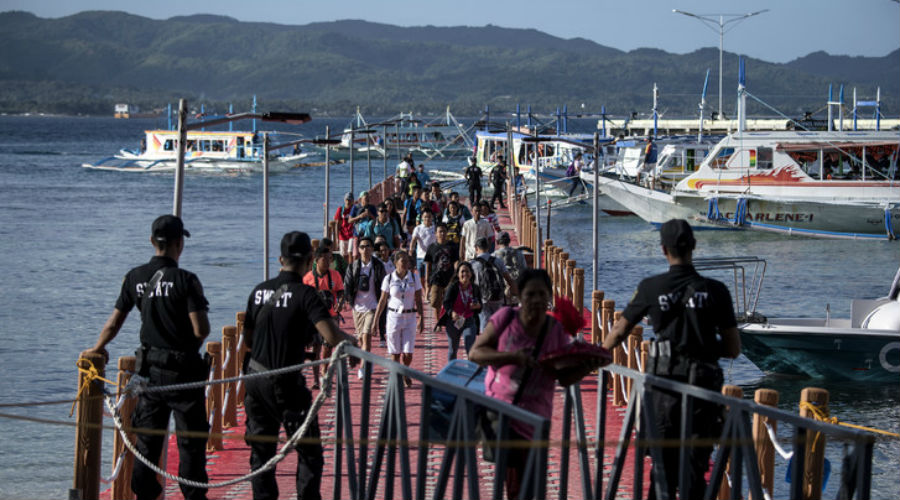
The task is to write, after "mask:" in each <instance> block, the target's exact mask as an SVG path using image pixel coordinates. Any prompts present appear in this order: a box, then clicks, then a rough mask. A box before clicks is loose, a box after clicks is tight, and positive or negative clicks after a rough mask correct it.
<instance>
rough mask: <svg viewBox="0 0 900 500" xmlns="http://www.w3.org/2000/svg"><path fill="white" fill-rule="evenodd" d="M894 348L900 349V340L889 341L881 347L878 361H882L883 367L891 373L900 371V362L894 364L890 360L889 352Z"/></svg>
mask: <svg viewBox="0 0 900 500" xmlns="http://www.w3.org/2000/svg"><path fill="white" fill-rule="evenodd" d="M894 349H897V350H900V342H888V343H887V344H885V345H884V347H882V348H881V352H879V353H878V362H879V363H881V367H882V368H884V369H885V370H887V371H889V372H890V373H900V364H896V365H892V364H891V363H889V362H888V359H887V354H888V353H889V352H891V351H893V350H894Z"/></svg>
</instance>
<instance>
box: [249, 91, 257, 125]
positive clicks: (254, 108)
mask: <svg viewBox="0 0 900 500" xmlns="http://www.w3.org/2000/svg"><path fill="white" fill-rule="evenodd" d="M250 112H251V113H254V114H255V113H256V94H253V107H252V108H250ZM253 132H254V133H255V132H256V118H254V119H253Z"/></svg>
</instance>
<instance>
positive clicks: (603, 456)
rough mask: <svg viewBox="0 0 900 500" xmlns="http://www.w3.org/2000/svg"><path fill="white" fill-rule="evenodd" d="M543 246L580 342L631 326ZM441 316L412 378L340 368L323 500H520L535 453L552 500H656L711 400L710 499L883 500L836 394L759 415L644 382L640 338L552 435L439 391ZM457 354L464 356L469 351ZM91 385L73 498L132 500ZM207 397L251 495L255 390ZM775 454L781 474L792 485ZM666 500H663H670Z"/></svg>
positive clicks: (543, 488) (221, 347) (125, 403)
mask: <svg viewBox="0 0 900 500" xmlns="http://www.w3.org/2000/svg"><path fill="white" fill-rule="evenodd" d="M390 181H391V180H390V179H389V180H388V181H386V182H384V183H380V185H379V186H377V189H375V190H373V191H370V192H371V193H373V196H374V198H375V200H374V201H376V202H377V201H380V198H381V197H382V196H383V195H384V194H385V191H386V189H385V186H387V185H390V184H392V182H390ZM509 205H510V206H511V207H516V208H515V210H514V211H513V213H512V215H513V217H512V219H511V218H510V215H511V214H510V213H509V212H508V211H506V210H501V211H499V213H498V215H499V216H500V217H499V219H500V225H501V227H502V228H503V229H504V230H506V231H508V232H509V233H510V235H511V237H512V240H513V241H512V244H513V245H518V244H519V243H520V242H521V243H523V244H524V245H525V246H528V247H529V248H534V247H536V246H537V245H538V241H539V239H538V238H537V236H536V235H537V234H539V231H537V227H536V220H535V217H534V214H532V213H531V212H530V211H529V210H528V209H527V208H526V207H525V206H524V205H521V204H519V203H518V201H516V202H515V203H513V200H510V203H509ZM541 246H542V255H543V258H542V259H541V261H542V265H543V267H546V268H547V269H548V272H549V273H550V275H551V278H552V280H553V283H554V290H555V292H556V293H555V294H556V295H564V296H568V297H569V298H571V299H573V301H574V303H575V305H576V307H577V308H580V309H582V310H583V315H584V317H585V319H586V322H585V323H586V325H588V326H586V327H585V328H584V329H583V330H582V331H581V332H580V334H579V335H581V336H583V337H584V339H585V340H588V341H592V342H599V341H600V339H601V338H602V337H603V336H604V335H605V334H606V332H607V331H608V328H609V326H610V324H611V323H612V321H613V320H614V318H615V316H616V313H614V308H615V304H614V303H612V301H610V300H603V292H601V291H595V292H593V293H592V294H591V301H590V305H589V306H588V305H585V306H584V307H582V302H583V295H584V291H583V290H582V287H583V281H582V278H583V270H582V269H578V268H576V267H575V262H574V261H573V260H570V259H569V258H568V257H569V256H568V254H567V253H565V252H564V251H563V249H562V248H560V247H556V246H553V244H552V242H550V241H549V240H547V241H544V242H541ZM426 309H427V311H426V325H425V331H424V333H423V334H421V335H419V336H417V338H416V348H415V353H414V356H413V363H412V366H411V368H406V367H404V366H402V365H399V364H396V363H393V362H391V361H389V360H387V359H386V354H387V353H386V352H385V349H384V347H383V346H382V345H381V344H380V343H379V341H378V340H375V341H374V342H373V344H374V345H373V349H372V352H371V353H367V352H364V351H361V350H359V349H357V348H354V347H346V348H345V347H339V350H338V354H345V355H346V356H350V357H356V358H361V359H363V360H365V361H366V363H365V365H366V371H365V372H364V374H363V375H364V376H363V378H361V379H360V378H359V377H358V376H357V369H356V368H348V360H347V359H346V357H345V358H341V359H338V361H337V362H335V363H333V364H332V365H331V366H332V368H331V369H330V373H331V375H330V377H331V378H332V384H330V385H329V384H325V383H324V381H323V387H322V391H324V392H325V394H327V397H325V396H324V395H323V396H322V400H323V404H322V406H321V408H320V410H319V411H318V413H317V416H318V422H319V426H320V429H321V439H322V443H323V446H324V448H325V470H324V472H323V477H322V487H321V492H322V497H323V498H333V499H345V498H348V499H349V498H353V499H360V500H362V499H366V500H376V499H393V498H403V499H413V498H415V499H419V500H424V499H426V498H428V499H431V498H435V499H438V498H454V499H463V498H466V499H477V498H494V499H500V498H505V492H504V491H503V484H502V480H501V478H503V477H504V475H505V470H506V462H507V457H508V456H509V454H512V453H516V454H525V457H526V459H527V461H528V466H527V469H526V472H525V475H524V478H525V483H524V485H525V487H527V488H531V489H532V491H535V492H536V497H537V498H541V499H545V498H553V499H588V498H603V499H605V500H613V499H616V498H635V499H641V498H646V497H647V494H648V486H649V471H650V458H648V455H649V456H652V457H656V458H657V459H660V458H661V452H662V449H663V447H666V446H676V447H678V448H679V449H680V450H682V453H686V450H688V449H689V447H690V446H691V445H695V446H696V445H709V444H710V443H709V440H705V441H703V442H702V443H697V442H694V441H692V440H691V439H690V437H689V435H688V429H689V428H690V427H689V426H690V425H691V422H690V421H691V415H692V411H691V405H693V404H695V401H700V400H703V401H708V402H712V403H715V404H718V405H720V406H721V407H722V408H723V424H722V431H721V433H720V435H719V437H718V438H717V439H715V440H714V444H715V445H716V451H715V453H714V455H713V457H712V459H711V462H712V463H711V470H710V472H709V474H708V479H709V487H708V489H707V491H706V492H705V495H704V498H710V499H711V498H719V499H727V498H735V499H736V498H746V497H748V496H749V497H751V498H754V499H763V498H767V499H768V498H772V497H773V494H777V497H778V498H784V497H789V498H797V499H800V498H803V499H817V498H821V494H822V492H823V490H825V489H826V488H827V489H828V490H829V491H831V492H833V493H835V494H836V496H837V497H838V498H847V499H850V498H857V499H859V500H868V499H869V498H870V488H871V479H872V478H871V476H872V460H873V445H874V443H875V438H874V437H873V434H871V433H870V432H869V430H865V429H857V428H848V427H840V426H838V425H834V421H833V420H832V419H829V417H828V393H827V391H824V390H822V389H815V388H807V389H804V391H803V395H801V405H800V414H799V415H797V414H793V413H790V412H787V411H784V410H779V409H777V408H774V406H776V405H777V401H778V394H777V392H775V391H771V390H769V389H758V390H757V391H756V393H755V397H754V399H753V400H752V401H751V400H748V399H744V397H743V394H742V391H741V389H740V388H739V387H736V386H725V387H724V388H723V391H722V393H718V392H712V391H707V390H704V389H700V388H697V387H694V386H689V385H686V384H681V383H678V382H674V381H671V380H667V379H662V378H658V377H654V376H650V375H647V374H644V373H642V369H641V368H642V365H645V363H642V356H643V355H645V353H646V348H647V345H648V342H647V341H642V331H641V328H640V327H639V326H638V327H635V328H634V330H633V331H632V332H631V334H630V335H629V339H628V341H627V342H626V343H625V345H624V346H620V347H618V348H616V349H615V351H614V352H613V355H614V360H613V364H611V365H608V366H607V367H604V368H603V369H602V370H600V371H599V373H598V374H597V375H596V376H589V377H586V378H585V379H584V380H582V381H581V382H580V383H578V384H575V385H573V386H569V387H567V388H562V387H557V389H556V392H555V400H554V413H553V417H552V421H548V420H546V419H544V418H541V417H538V416H537V415H534V414H532V413H529V412H527V411H524V410H522V409H521V408H518V407H516V406H512V405H509V404H506V403H502V402H499V401H497V400H495V399H493V398H489V397H487V396H485V395H483V394H480V393H476V392H474V391H470V390H467V389H464V388H462V387H460V386H458V385H454V384H450V383H448V382H446V381H444V380H441V379H437V378H435V375H436V374H437V373H438V372H439V371H440V370H441V368H443V367H444V366H445V364H446V359H447V338H446V336H445V335H444V333H443V331H435V330H434V321H435V318H434V317H433V314H432V311H431V309H430V308H426ZM240 318H241V315H240V314H238V316H237V324H236V325H229V326H226V327H224V328H223V329H222V342H221V343H219V342H216V341H215V340H216V339H212V338H211V339H210V342H209V343H208V344H207V349H208V351H209V352H211V353H212V355H213V364H212V366H213V370H212V371H213V373H211V376H210V380H211V381H212V380H215V381H221V380H230V379H229V377H233V376H235V375H237V367H238V366H239V360H240V357H241V351H240V349H239V348H238V346H239V345H240V342H241V341H240V331H241V326H242V325H241V324H240V321H241V320H240ZM343 318H344V321H343V324H342V327H343V328H344V329H345V330H346V331H348V332H353V323H352V319H351V318H350V314H349V312H347V313H344V315H343ZM458 355H459V356H460V357H464V356H465V355H464V353H463V352H462V350H460V353H459V354H458ZM86 361H89V362H90V363H96V364H97V366H98V367H99V370H97V371H96V374H98V375H99V376H100V377H102V376H103V374H104V371H103V370H104V368H105V367H104V366H103V359H102V357H101V356H99V355H94V356H93V358H92V359H88V360H86ZM133 363H134V358H133V357H125V358H121V359H120V360H119V365H118V367H119V379H118V384H117V385H118V387H119V388H120V391H121V390H123V389H124V388H125V387H126V384H127V378H128V377H129V373H131V372H133V370H134V364H133ZM83 368H84V367H83ZM304 369H305V370H307V371H306V372H305V374H306V376H307V383H308V385H312V379H311V373H310V372H309V371H308V368H304ZM89 371H93V370H85V369H82V370H81V376H80V377H81V379H80V380H81V382H80V383H79V385H80V386H81V387H82V388H83V389H85V390H84V391H83V392H79V399H78V401H79V404H78V408H79V410H78V411H79V414H78V422H79V425H78V428H79V430H78V434H77V436H76V450H75V456H76V466H75V479H74V485H73V490H71V491H72V492H75V493H77V494H78V495H79V497H80V498H84V499H93V498H103V499H110V500H113V499H114V500H119V499H131V498H133V495H132V494H131V492H130V488H129V478H130V468H131V465H130V464H131V463H132V462H133V460H134V457H133V456H132V455H131V454H130V453H128V452H125V451H124V450H123V448H122V443H121V439H118V434H117V439H116V442H114V443H113V449H112V456H113V457H116V459H115V460H114V462H115V464H116V465H119V466H120V467H116V465H114V469H115V470H114V473H113V476H114V479H113V484H112V486H111V487H110V488H109V489H107V490H106V491H104V492H100V485H99V482H100V478H99V476H100V471H99V464H100V453H101V452H104V451H103V450H101V437H100V436H101V434H100V425H98V424H99V423H101V422H102V421H103V415H102V408H101V406H102V403H101V399H102V392H103V387H102V383H101V382H100V381H99V380H96V377H94V378H87V379H86V378H85V376H86V375H85V374H86V372H89ZM405 376H409V377H410V378H412V380H413V383H412V385H411V387H406V386H405V384H404V383H403V379H404V377H405ZM86 380H94V383H87V382H86ZM656 390H668V391H674V392H677V393H679V394H681V395H682V401H683V404H684V408H683V410H682V411H683V415H686V418H684V419H683V422H682V428H681V438H680V439H679V440H677V441H669V442H667V441H664V440H662V439H660V437H659V436H655V435H654V434H653V433H654V431H653V428H654V427H653V426H652V425H649V424H650V423H652V422H654V418H655V417H654V407H653V403H652V398H649V395H650V394H652V392H653V391H656ZM439 392H443V393H444V395H445V396H446V395H447V394H449V395H451V397H452V396H455V401H456V402H455V404H452V405H450V406H451V408H448V409H447V412H446V413H444V414H443V417H441V415H439V414H437V413H435V412H434V411H432V408H433V407H434V402H435V400H436V393H439ZM320 393H321V391H314V394H320ZM208 396H209V397H208V405H209V408H210V410H209V414H210V415H211V422H212V430H211V433H210V439H209V445H208V449H209V455H208V458H209V460H208V467H207V469H208V472H209V480H210V483H212V484H215V483H224V482H229V481H233V480H237V479H238V478H242V477H243V476H245V475H246V474H248V473H249V472H250V471H249V454H250V451H249V448H248V447H247V445H246V444H245V443H244V440H243V435H244V431H245V428H244V414H243V410H242V408H240V402H241V401H242V395H241V389H240V384H239V383H236V382H228V383H227V384H218V385H211V386H210V390H209V392H208ZM121 401H122V404H121V407H120V409H116V410H115V412H116V413H117V414H120V415H121V416H122V420H123V421H126V422H128V421H129V420H128V412H129V411H130V410H129V404H131V405H132V406H133V398H131V402H130V403H129V398H123V399H122V400H121ZM234 403H238V404H237V405H235V404H234ZM479 407H483V408H488V409H490V410H492V411H494V412H496V413H497V414H498V418H499V423H500V425H499V427H500V432H499V436H498V438H497V442H496V443H495V445H496V447H495V453H496V455H497V460H496V463H491V462H488V461H486V460H484V456H483V450H482V446H483V445H482V443H479V442H478V437H477V436H476V433H475V432H474V429H475V426H476V424H475V412H476V409H477V408H479ZM509 419H516V420H519V421H521V422H523V423H525V424H527V425H528V426H530V427H531V428H533V429H534V431H533V433H532V435H531V436H530V440H529V441H527V442H525V443H522V442H508V441H507V438H508V436H507V435H506V432H507V431H506V429H508V425H507V422H508V421H509ZM638 428H643V429H646V430H647V431H646V435H645V436H643V437H642V439H640V440H638V439H636V436H637V434H638V432H637V431H636V429H638ZM125 431H128V429H127V428H125ZM131 439H133V435H132V437H131ZM284 439H285V437H284V436H282V441H284ZM779 442H781V443H787V444H786V446H784V447H785V448H789V449H790V450H791V451H790V452H788V451H786V450H784V449H782V447H781V446H779ZM489 443H490V441H489ZM501 444H505V445H506V446H501ZM485 445H487V444H485ZM776 451H777V452H778V455H780V457H781V460H780V461H781V463H780V464H779V467H782V469H781V470H780V471H778V473H777V474H776V472H775V470H776V469H775V464H776V460H775V457H776ZM104 453H109V451H105V452H104ZM164 455H165V456H164V468H165V470H166V471H167V472H168V473H170V474H174V473H175V471H177V470H178V456H177V455H178V454H177V446H176V444H175V437H174V436H171V437H170V439H169V440H168V448H167V451H166V452H165V454H164ZM826 457H828V458H826ZM829 459H830V461H831V462H834V463H835V465H834V466H832V467H831V468H830V471H831V473H830V475H831V484H830V485H828V484H826V483H827V482H828V477H829V474H828V473H827V472H826V469H825V468H824V466H825V464H827V463H828V461H829ZM683 460H686V458H685V459H683ZM295 470H296V456H295V454H294V453H293V452H290V453H288V455H287V457H286V458H285V459H284V460H283V461H282V462H281V463H279V464H278V466H277V481H278V484H279V489H280V491H281V497H282V498H295V497H296V493H295V485H294V472H295ZM778 476H780V477H785V476H787V477H788V478H790V481H787V484H786V485H785V484H781V483H779V485H778V486H779V488H780V491H779V488H775V487H774V483H775V480H774V478H775V477H778ZM682 480H683V479H682ZM662 482H664V478H662ZM662 482H661V484H662ZM662 488H663V490H660V491H661V492H664V486H662ZM208 496H209V498H210V499H211V500H217V499H249V498H252V493H251V487H250V484H249V482H247V481H239V482H235V484H233V485H230V486H224V487H220V488H212V489H210V490H209V494H208ZM663 496H664V495H663ZM165 498H166V499H173V500H177V499H181V498H182V495H181V492H180V489H179V487H178V485H177V483H176V482H175V481H171V480H167V481H166V482H165Z"/></svg>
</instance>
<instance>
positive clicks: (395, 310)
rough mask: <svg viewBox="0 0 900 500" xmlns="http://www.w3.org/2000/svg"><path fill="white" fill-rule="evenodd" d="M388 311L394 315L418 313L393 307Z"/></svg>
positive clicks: (415, 310) (416, 310)
mask: <svg viewBox="0 0 900 500" xmlns="http://www.w3.org/2000/svg"><path fill="white" fill-rule="evenodd" d="M387 310H388V311H390V312H392V313H397V314H409V313H414V312H418V309H400V308H397V309H394V308H393V307H388V308H387Z"/></svg>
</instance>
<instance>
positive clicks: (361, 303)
mask: <svg viewBox="0 0 900 500" xmlns="http://www.w3.org/2000/svg"><path fill="white" fill-rule="evenodd" d="M360 264H361V267H360V269H359V277H360V279H362V277H363V276H368V277H369V290H368V291H367V292H363V291H362V290H359V289H357V291H356V301H354V302H353V310H354V311H356V312H361V313H362V312H366V311H374V310H375V309H376V308H377V307H378V297H379V296H380V295H379V294H378V293H377V292H378V290H376V289H375V286H376V283H375V276H373V273H374V271H373V269H372V261H369V263H368V264H362V261H360Z"/></svg>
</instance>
